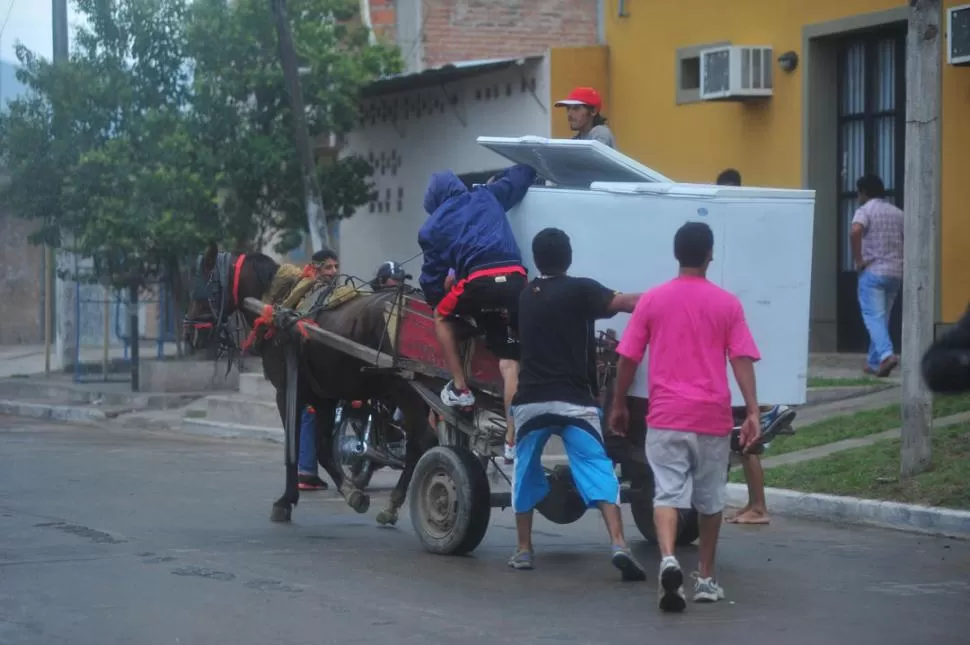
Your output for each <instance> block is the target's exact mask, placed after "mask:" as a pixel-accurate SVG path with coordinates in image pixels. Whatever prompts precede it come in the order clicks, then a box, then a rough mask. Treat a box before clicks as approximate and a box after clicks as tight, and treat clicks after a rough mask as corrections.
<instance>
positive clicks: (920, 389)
mask: <svg viewBox="0 0 970 645" xmlns="http://www.w3.org/2000/svg"><path fill="white" fill-rule="evenodd" d="M942 17H943V15H942V11H941V9H940V0H910V3H909V31H908V33H907V36H906V172H905V182H904V189H905V193H906V195H905V203H904V208H903V211H904V213H905V220H904V221H905V224H904V226H903V236H904V240H905V241H904V245H903V260H904V262H905V267H906V268H905V271H903V303H902V305H903V346H902V352H901V354H902V355H901V358H902V361H901V362H902V375H903V400H902V406H901V410H902V450H901V453H902V454H901V458H900V475H901V476H902V477H911V476H913V475H916V474H919V473H921V472H923V471H925V470H927V469H928V468H929V466H930V455H931V451H932V429H933V396H932V394H931V393H930V390H929V388H928V387H927V386H926V383H925V382H924V381H923V377H922V375H921V374H920V362H921V360H922V357H923V353H924V352H925V351H926V349H927V348H928V347H929V345H930V343H932V342H933V326H934V322H935V317H936V316H935V313H936V245H937V222H938V221H939V216H940V94H941V81H940V75H941V67H942V60H941V57H942V48H941V43H940V30H941V24H942Z"/></svg>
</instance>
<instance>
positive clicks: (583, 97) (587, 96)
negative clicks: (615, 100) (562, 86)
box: [556, 87, 603, 112]
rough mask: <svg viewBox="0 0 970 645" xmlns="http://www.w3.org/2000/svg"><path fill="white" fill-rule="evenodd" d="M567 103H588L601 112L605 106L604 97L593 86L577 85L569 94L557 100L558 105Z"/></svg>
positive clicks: (561, 105)
mask: <svg viewBox="0 0 970 645" xmlns="http://www.w3.org/2000/svg"><path fill="white" fill-rule="evenodd" d="M566 105H588V106H590V107H592V108H596V111H597V112H599V111H600V110H601V109H602V107H603V99H602V98H600V93H599V92H597V91H596V90H594V89H593V88H592V87H577V88H576V89H574V90H573V91H572V92H570V93H569V96H567V97H566V98H564V99H563V100H561V101H557V102H556V107H563V106H566Z"/></svg>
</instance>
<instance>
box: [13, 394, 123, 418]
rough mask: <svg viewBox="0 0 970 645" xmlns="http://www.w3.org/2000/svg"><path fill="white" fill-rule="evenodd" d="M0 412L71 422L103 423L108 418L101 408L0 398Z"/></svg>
mask: <svg viewBox="0 0 970 645" xmlns="http://www.w3.org/2000/svg"><path fill="white" fill-rule="evenodd" d="M0 414H9V415H12V416H17V417H30V418H33V419H49V420H51V421H70V422H72V423H104V422H105V421H107V419H108V415H106V414H105V413H104V412H103V411H102V410H98V409H96V408H89V407H84V406H79V405H51V404H49V403H27V402H24V401H9V400H2V399H0Z"/></svg>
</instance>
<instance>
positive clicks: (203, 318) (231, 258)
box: [184, 243, 279, 345]
mask: <svg viewBox="0 0 970 645" xmlns="http://www.w3.org/2000/svg"><path fill="white" fill-rule="evenodd" d="M195 269H196V270H195V282H194V285H193V290H192V299H191V304H190V305H189V310H188V312H187V313H186V317H185V322H184V327H185V333H186V340H187V342H190V343H192V344H193V345H194V344H196V342H202V339H204V338H205V337H208V336H209V335H208V334H205V333H200V332H204V330H205V329H212V330H213V331H218V330H219V329H220V328H221V327H222V326H223V325H224V324H225V323H226V321H228V320H229V318H230V316H232V315H233V314H234V313H235V312H237V311H239V310H240V309H241V307H242V302H243V300H244V299H245V298H249V297H255V298H259V297H260V296H261V295H262V293H263V292H264V291H265V290H266V288H267V287H268V286H269V284H270V282H271V281H272V279H273V276H275V275H276V271H277V270H278V269H279V265H278V264H276V262H275V261H274V260H273V259H272V258H270V257H269V256H267V255H263V254H262V253H247V254H242V255H233V254H231V253H227V252H224V251H223V252H219V249H218V247H216V245H215V244H214V243H211V244H210V245H209V247H208V248H207V249H206V251H205V253H203V254H202V255H200V256H199V257H198V259H197V260H196V265H195ZM218 335H220V334H217V336H218Z"/></svg>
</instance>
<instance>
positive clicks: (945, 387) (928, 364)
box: [920, 307, 970, 394]
mask: <svg viewBox="0 0 970 645" xmlns="http://www.w3.org/2000/svg"><path fill="white" fill-rule="evenodd" d="M920 367H921V368H922V372H923V379H924V380H925V381H926V385H927V387H929V388H930V390H931V391H932V392H935V393H937V394H959V393H962V392H967V391H970V307H968V308H967V310H966V311H965V312H964V314H963V316H962V317H961V318H960V320H958V321H957V323H956V324H955V325H954V326H953V328H952V329H950V330H948V331H947V332H946V333H944V334H943V335H942V336H940V337H939V338H937V339H936V340H935V341H934V342H933V343H932V344H931V345H930V346H929V348H928V349H927V350H926V352H925V353H924V354H923V360H922V365H921V366H920Z"/></svg>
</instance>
